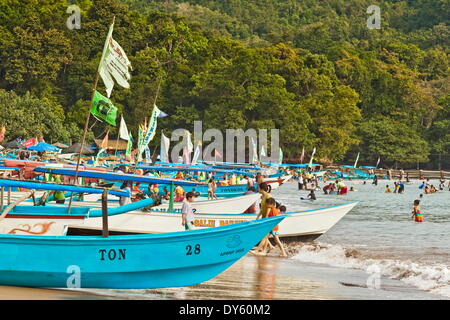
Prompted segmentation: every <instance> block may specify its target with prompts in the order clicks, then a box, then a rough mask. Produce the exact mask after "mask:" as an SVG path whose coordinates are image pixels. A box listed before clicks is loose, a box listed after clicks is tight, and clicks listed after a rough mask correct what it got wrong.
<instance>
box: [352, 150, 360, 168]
mask: <svg viewBox="0 0 450 320" xmlns="http://www.w3.org/2000/svg"><path fill="white" fill-rule="evenodd" d="M358 160H359V152H358V156H357V157H356V161H355V164H354V165H353V168H356V165H357V164H358Z"/></svg>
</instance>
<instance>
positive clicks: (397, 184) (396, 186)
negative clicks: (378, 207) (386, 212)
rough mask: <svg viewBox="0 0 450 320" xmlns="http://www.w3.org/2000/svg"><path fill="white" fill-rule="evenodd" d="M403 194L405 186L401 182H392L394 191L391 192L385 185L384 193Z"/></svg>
mask: <svg viewBox="0 0 450 320" xmlns="http://www.w3.org/2000/svg"><path fill="white" fill-rule="evenodd" d="M404 192H405V185H404V183H403V182H401V181H398V182H394V190H391V188H390V187H389V185H388V184H387V185H386V190H385V193H399V194H401V193H404Z"/></svg>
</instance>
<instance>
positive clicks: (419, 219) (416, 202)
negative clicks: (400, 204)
mask: <svg viewBox="0 0 450 320" xmlns="http://www.w3.org/2000/svg"><path fill="white" fill-rule="evenodd" d="M419 204H420V200H414V205H413V211H412V216H411V218H414V221H416V222H423V216H422V213H421V212H420V205H419Z"/></svg>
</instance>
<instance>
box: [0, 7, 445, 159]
mask: <svg viewBox="0 0 450 320" xmlns="http://www.w3.org/2000/svg"><path fill="white" fill-rule="evenodd" d="M71 3H75V4H77V5H78V6H80V8H81V9H82V21H81V29H80V30H69V29H68V28H67V27H66V20H67V18H68V16H69V14H67V13H66V9H67V6H68V2H67V1H63V0H54V1H50V0H33V1H20V0H2V1H0V125H5V126H6V127H7V132H6V136H7V140H10V139H13V138H16V137H18V136H21V137H24V138H26V137H27V136H34V135H40V134H43V135H44V136H45V137H46V138H47V139H53V140H55V141H56V140H60V141H68V140H69V139H72V140H77V139H79V136H80V135H81V131H82V127H83V122H84V118H85V115H86V113H87V110H88V105H89V98H90V91H91V87H92V84H93V81H94V77H95V72H96V69H97V66H98V63H99V59H100V56H101V51H102V48H103V43H104V40H105V37H106V34H107V32H108V28H109V24H110V22H111V20H112V17H113V16H116V25H115V29H114V39H115V40H117V41H118V42H119V43H120V44H121V46H122V47H123V48H124V50H125V51H126V53H127V55H128V57H129V59H130V61H131V63H132V66H133V72H132V79H131V83H130V84H131V88H130V89H122V88H119V87H117V86H116V87H115V89H114V91H113V94H112V97H111V99H112V100H113V101H114V103H115V104H116V105H117V106H118V107H119V108H120V111H121V112H123V114H124V117H125V120H126V121H127V123H128V125H129V128H130V129H131V130H132V132H133V133H136V132H137V128H138V125H139V124H140V123H141V122H142V121H143V118H144V117H148V116H149V113H150V111H151V108H152V105H153V100H154V97H155V94H156V91H157V88H158V87H159V86H160V93H159V96H158V101H157V105H158V106H159V107H160V108H161V109H162V110H164V112H166V113H168V114H169V115H170V117H167V118H163V119H160V121H159V123H158V127H159V128H160V129H164V130H165V132H166V133H169V132H170V131H171V130H173V129H176V128H180V127H184V128H186V129H189V130H192V129H193V121H194V120H200V119H201V120H203V127H204V129H207V128H219V129H226V128H243V129H248V128H256V129H257V128H266V129H270V128H279V129H280V132H281V143H282V145H281V147H282V149H283V152H284V155H285V158H295V157H298V156H299V154H300V153H301V150H302V147H303V146H304V147H305V148H306V149H307V150H312V148H313V147H317V155H318V157H319V158H321V159H322V160H325V161H341V160H351V159H354V158H355V155H356V153H358V152H361V158H360V162H371V163H374V162H376V160H377V158H378V157H379V156H380V157H381V158H382V161H383V162H384V163H386V164H388V163H391V164H392V163H394V162H396V161H397V162H398V163H404V164H408V163H410V164H414V163H416V162H417V161H420V162H427V161H428V160H429V158H430V154H450V90H449V87H450V81H449V53H450V52H449V48H450V45H449V43H450V28H449V25H448V12H450V1H449V0H433V1H426V0H414V1H406V0H404V1H395V0H389V1H388V0H385V1H375V2H374V1H371V0H323V1H315V0H301V1H300V0H227V1H226V0H189V1H169V0H167V1H166V0H165V1H150V0H122V1H119V0H94V1H91V0H83V1H72V2H71ZM372 4H377V5H379V6H380V8H381V29H369V28H368V27H367V23H366V20H367V19H368V17H369V16H370V14H368V13H367V12H366V10H367V8H368V7H369V6H370V5H372ZM100 85H101V86H102V85H103V84H102V83H101V84H100ZM100 88H101V90H103V88H102V87H100ZM37 114H39V116H38V115H37ZM37 121H38V122H37ZM109 129H110V133H111V134H114V132H115V131H114V130H116V129H114V128H109ZM106 130H107V128H106V126H105V124H100V123H96V124H95V125H94V126H93V127H92V132H93V134H92V135H91V138H92V137H93V136H99V135H101V134H102V133H104V132H105V131H106ZM158 145H159V133H158V134H157V136H156V138H155V140H154V141H153V142H152V143H151V145H150V147H151V148H152V149H153V148H156V147H157V146H158Z"/></svg>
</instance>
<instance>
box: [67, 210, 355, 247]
mask: <svg viewBox="0 0 450 320" xmlns="http://www.w3.org/2000/svg"><path fill="white" fill-rule="evenodd" d="M356 204H357V203H356V202H351V203H347V204H343V205H337V206H332V207H326V208H320V209H314V210H304V211H297V212H289V216H288V217H287V218H286V219H285V220H283V222H281V223H280V225H279V236H280V237H281V238H286V239H293V240H299V239H313V238H317V237H319V236H320V235H322V234H324V233H325V232H327V231H328V230H329V229H330V228H332V227H333V226H334V225H335V224H336V223H337V222H339V220H341V219H342V218H343V217H344V216H345V215H346V214H347V213H348V212H349V211H350V210H352V209H353V207H354V206H355V205H356ZM255 218H256V215H255V214H195V220H194V226H195V227H196V228H198V229H204V228H214V227H219V226H223V225H228V224H234V223H240V222H248V221H252V220H254V219H255ZM109 228H110V230H112V231H113V232H117V233H119V234H120V233H162V232H176V231H181V230H182V226H181V214H179V213H170V212H133V213H124V214H120V215H117V216H111V217H110V218H109ZM70 229H72V230H73V229H77V230H78V231H79V232H80V231H81V230H85V231H84V232H88V231H89V230H91V231H94V230H101V218H90V219H87V220H86V221H85V222H84V223H83V224H82V225H81V224H80V225H70V226H69V232H71V231H70Z"/></svg>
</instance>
